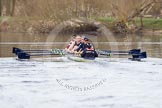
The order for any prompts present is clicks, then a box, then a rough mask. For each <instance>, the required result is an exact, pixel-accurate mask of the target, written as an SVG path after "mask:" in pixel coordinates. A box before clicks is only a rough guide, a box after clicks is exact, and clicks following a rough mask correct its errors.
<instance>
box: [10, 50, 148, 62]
mask: <svg viewBox="0 0 162 108" xmlns="http://www.w3.org/2000/svg"><path fill="white" fill-rule="evenodd" d="M12 53H14V54H15V55H16V56H17V57H18V59H21V60H23V59H30V58H31V57H33V56H36V57H40V56H49V55H53V56H57V57H58V56H68V57H69V56H70V57H79V58H83V59H90V60H94V59H95V58H96V57H99V58H100V57H102V58H103V57H104V58H108V57H111V56H112V55H131V56H132V58H129V59H130V60H133V61H140V60H141V59H144V58H147V54H146V52H141V50H140V49H132V50H129V51H111V50H84V51H83V53H79V54H78V53H76V54H75V53H73V54H71V53H68V52H66V51H65V50H62V49H49V50H47V49H45V50H44V49H43V50H37V49H36V50H35V49H33V50H22V49H20V48H15V47H14V48H13V49H12Z"/></svg>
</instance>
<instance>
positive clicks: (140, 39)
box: [0, 33, 162, 58]
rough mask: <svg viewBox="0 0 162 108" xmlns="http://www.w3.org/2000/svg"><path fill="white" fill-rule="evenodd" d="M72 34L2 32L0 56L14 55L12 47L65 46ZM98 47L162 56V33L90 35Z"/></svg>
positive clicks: (42, 47) (46, 47)
mask: <svg viewBox="0 0 162 108" xmlns="http://www.w3.org/2000/svg"><path fill="white" fill-rule="evenodd" d="M70 38H71V36H55V35H45V34H34V35H33V34H27V33H0V57H12V56H13V54H12V48H13V47H18V48H22V49H52V48H61V49H63V48H65V46H66V45H67V44H68V43H69V41H70ZM88 38H90V39H91V40H92V41H93V44H94V46H95V48H96V49H106V50H130V49H137V48H140V49H142V51H147V54H148V56H149V57H158V58H161V57H162V35H157V36H155V35H152V34H150V36H142V35H127V36H88Z"/></svg>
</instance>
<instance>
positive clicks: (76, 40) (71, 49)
mask: <svg viewBox="0 0 162 108" xmlns="http://www.w3.org/2000/svg"><path fill="white" fill-rule="evenodd" d="M80 43H81V37H80V36H79V35H77V36H76V37H75V38H73V41H71V42H70V44H69V45H68V46H67V47H66V48H65V50H66V51H67V52H69V53H74V51H75V50H76V49H77V48H78V46H79V44H80Z"/></svg>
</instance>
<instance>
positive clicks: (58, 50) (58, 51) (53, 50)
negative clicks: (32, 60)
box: [12, 47, 63, 55]
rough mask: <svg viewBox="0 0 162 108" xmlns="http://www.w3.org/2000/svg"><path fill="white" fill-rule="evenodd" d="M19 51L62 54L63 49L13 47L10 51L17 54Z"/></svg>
mask: <svg viewBox="0 0 162 108" xmlns="http://www.w3.org/2000/svg"><path fill="white" fill-rule="evenodd" d="M19 52H26V53H59V54H63V51H62V50H60V49H50V50H34V49H32V50H22V49H20V48H16V47H13V49H12V53H14V54H16V55H17V54H18V53H19Z"/></svg>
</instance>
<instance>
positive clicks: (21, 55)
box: [17, 52, 30, 59]
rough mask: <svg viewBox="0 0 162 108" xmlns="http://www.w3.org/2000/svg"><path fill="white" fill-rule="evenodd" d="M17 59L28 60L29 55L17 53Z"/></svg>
mask: <svg viewBox="0 0 162 108" xmlns="http://www.w3.org/2000/svg"><path fill="white" fill-rule="evenodd" d="M17 57H18V59H30V55H29V54H27V53H25V52H18V53H17Z"/></svg>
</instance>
